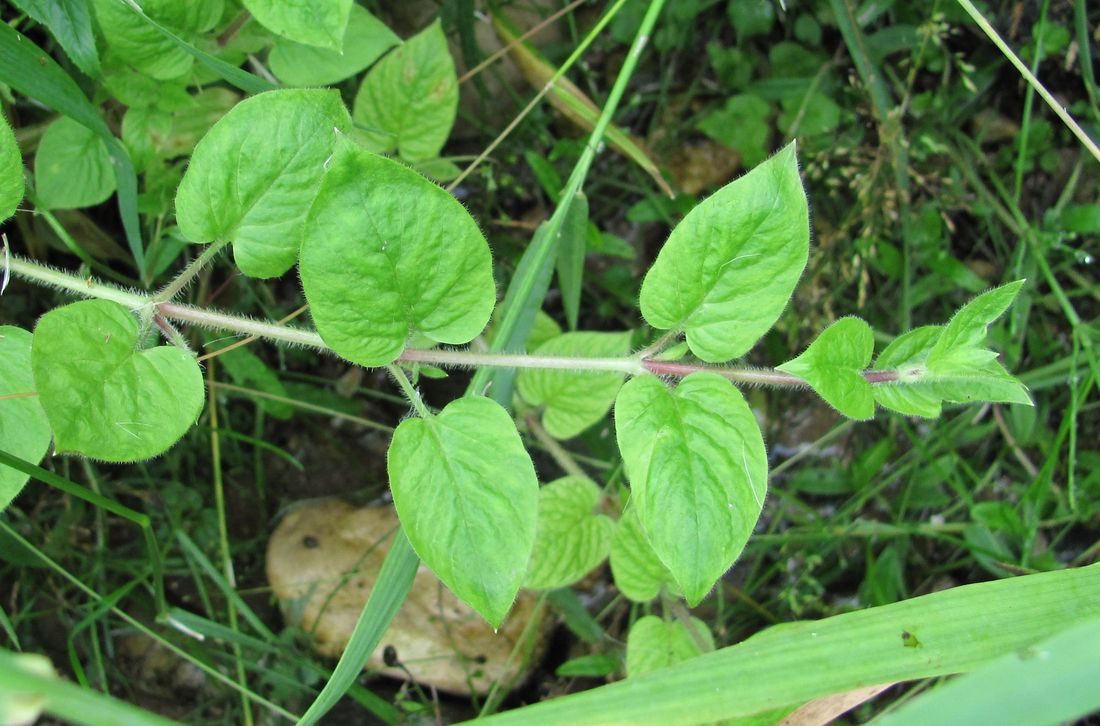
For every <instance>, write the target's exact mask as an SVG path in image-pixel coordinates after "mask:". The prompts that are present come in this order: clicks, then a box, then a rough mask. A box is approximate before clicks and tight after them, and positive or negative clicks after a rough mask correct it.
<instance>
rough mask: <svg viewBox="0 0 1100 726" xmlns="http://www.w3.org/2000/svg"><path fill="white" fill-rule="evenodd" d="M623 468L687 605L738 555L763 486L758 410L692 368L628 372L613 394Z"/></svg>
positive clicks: (726, 384)
mask: <svg viewBox="0 0 1100 726" xmlns="http://www.w3.org/2000/svg"><path fill="white" fill-rule="evenodd" d="M615 426H616V433H617V436H618V441H619V450H620V451H621V452H622V456H623V462H624V464H625V466H626V474H627V477H628V478H629V479H630V485H631V489H632V491H633V495H632V496H631V501H632V502H633V503H634V506H635V507H637V509H638V519H639V520H640V521H641V523H642V529H643V530H644V531H645V533H646V536H647V538H648V539H649V542H650V544H651V545H652V546H653V550H654V551H655V552H656V553H657V556H658V557H659V558H660V559H661V562H663V563H664V565H665V566H666V567H667V568H668V569H669V571H670V572H671V573H672V575H673V577H674V578H675V579H676V582H677V583H679V585H680V589H681V590H683V592H684V597H685V598H686V599H687V601H688V604H689V605H691V606H692V607H694V606H695V605H697V604H699V602H700V601H701V600H702V599H703V597H704V596H706V594H707V592H709V591H710V589H711V587H713V586H714V583H715V582H716V581H717V580H718V578H719V577H721V576H722V574H723V573H724V572H725V571H726V570H728V569H729V568H730V566H731V565H732V564H733V561H734V560H735V559H737V556H738V555H740V554H741V550H742V549H743V548H744V546H745V543H746V542H747V541H748V538H749V535H750V534H752V530H753V527H755V526H756V520H757V518H758V517H759V516H760V509H761V507H762V506H763V503H764V496H765V494H766V493H767V478H768V463H767V454H766V452H765V450H764V440H763V438H762V437H761V435H760V427H759V426H758V425H757V423H756V418H755V417H754V416H753V413H752V411H751V410H750V409H749V407H748V404H746V403H745V399H744V397H742V395H741V393H740V392H739V391H738V390H737V389H736V388H734V387H733V385H732V384H731V383H730V382H729V381H727V380H725V379H724V378H722V377H721V376H718V375H716V374H714V373H693V374H691V375H689V376H688V377H686V378H684V379H683V380H682V381H681V382H680V384H679V385H678V386H677V387H676V390H675V391H671V390H669V389H668V387H667V386H665V384H664V382H662V381H661V380H660V379H659V378H656V377H654V376H639V377H637V378H634V379H633V380H631V381H629V382H628V383H627V384H626V385H625V386H623V387H622V390H621V391H619V397H618V399H617V400H616V401H615Z"/></svg>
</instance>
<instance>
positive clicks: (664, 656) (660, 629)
mask: <svg viewBox="0 0 1100 726" xmlns="http://www.w3.org/2000/svg"><path fill="white" fill-rule="evenodd" d="M712 650H714V636H712V635H711V634H710V629H709V628H708V627H707V624H706V623H704V622H703V621H702V620H699V619H698V618H690V619H689V620H688V622H687V623H683V622H680V621H679V620H667V621H666V620H661V619H660V618H659V617H657V616H656V615H646V616H645V617H644V618H639V619H638V620H636V621H635V622H634V624H633V625H631V626H630V634H629V635H627V636H626V677H627V678H637V677H638V676H643V675H645V674H646V673H651V672H653V671H656V670H660V669H661V668H668V667H669V666H670V665H675V664H677V663H680V662H681V661H685V660H691V659H692V658H694V657H695V656H697V655H701V654H702V653H709V652H710V651H712Z"/></svg>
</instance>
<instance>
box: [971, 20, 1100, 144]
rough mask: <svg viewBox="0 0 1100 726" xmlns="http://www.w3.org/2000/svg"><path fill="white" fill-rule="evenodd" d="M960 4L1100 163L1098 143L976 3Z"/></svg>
mask: <svg viewBox="0 0 1100 726" xmlns="http://www.w3.org/2000/svg"><path fill="white" fill-rule="evenodd" d="M958 3H959V5H962V8H963V10H965V11H966V14H967V15H969V16H970V17H971V19H972V20H973V21H974V22H975V23H976V24H977V26H978V27H979V28H981V29H982V32H983V33H985V35H986V37H987V38H989V39H990V40H991V41H992V42H993V45H995V46H997V50H999V51H1001V53H1002V54H1003V55H1004V57H1005V58H1007V59H1008V62H1009V63H1011V64H1012V66H1013V67H1014V68H1015V69H1016V71H1017V72H1018V73H1019V74H1020V75H1021V76H1022V77H1023V79H1024V80H1025V81H1027V82H1028V85H1030V86H1031V87H1032V88H1034V89H1035V92H1036V93H1038V94H1039V95H1040V96H1041V97H1042V99H1043V100H1044V101H1046V104H1047V105H1048V106H1050V110H1051V111H1053V112H1054V115H1055V116H1057V117H1058V118H1059V119H1060V120H1061V122H1062V123H1064V124H1065V125H1066V128H1068V129H1069V130H1070V131H1071V132H1072V133H1073V135H1074V136H1076V137H1077V140H1078V141H1080V142H1081V144H1082V145H1083V146H1084V147H1085V148H1086V149H1088V151H1089V153H1090V154H1092V158H1094V159H1096V160H1097V161H1100V147H1098V146H1097V145H1096V142H1095V141H1093V140H1092V139H1091V138H1090V137H1089V135H1088V134H1086V133H1085V130H1084V129H1082V128H1081V126H1080V124H1078V123H1077V121H1076V120H1075V119H1074V118H1073V116H1070V115H1069V111H1067V110H1066V109H1065V107H1063V106H1062V104H1060V103H1058V99H1056V98H1055V97H1054V96H1053V95H1051V93H1050V91H1048V90H1047V88H1046V86H1044V85H1043V84H1042V83H1041V82H1040V81H1039V79H1038V78H1036V77H1035V74H1034V73H1032V72H1031V71H1030V70H1029V69H1028V67H1027V66H1026V65H1024V62H1023V61H1022V60H1020V57H1019V56H1017V55H1016V53H1014V52H1013V50H1012V49H1011V48H1009V47H1008V43H1006V42H1005V41H1004V39H1003V38H1001V36H1000V34H999V33H997V31H996V30H995V29H994V28H993V26H992V25H990V24H989V21H988V20H986V19H985V16H984V15H982V13H981V11H980V10H978V8H976V7H974V3H972V2H970V0H958Z"/></svg>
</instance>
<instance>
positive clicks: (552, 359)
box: [397, 348, 645, 375]
mask: <svg viewBox="0 0 1100 726" xmlns="http://www.w3.org/2000/svg"><path fill="white" fill-rule="evenodd" d="M397 360H399V361H402V362H404V363H428V364H430V365H438V366H450V367H467V368H543V369H551V370H574V371H598V372H607V371H611V372H617V373H628V374H630V375H639V374H641V373H645V368H644V367H643V366H642V363H641V361H638V360H635V359H634V358H581V357H568V356H549V355H527V354H525V353H473V352H470V351H467V350H439V349H434V350H419V349H415V348H406V349H405V351H404V352H403V353H402V354H401V356H400V357H399V358H398V359H397Z"/></svg>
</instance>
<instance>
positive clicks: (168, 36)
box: [119, 0, 278, 93]
mask: <svg viewBox="0 0 1100 726" xmlns="http://www.w3.org/2000/svg"><path fill="white" fill-rule="evenodd" d="M119 2H125V5H126V7H127V8H128V9H129V10H130V12H132V13H133V14H134V16H135V17H137V18H138V19H140V20H141V22H143V23H145V25H146V26H147V29H151V30H153V31H155V32H156V34H157V35H159V36H161V38H162V41H167V43H168V44H170V45H171V46H172V47H174V48H175V49H176V50H177V51H180V52H182V53H183V54H185V55H188V56H190V57H191V58H194V59H195V60H197V61H198V62H199V63H201V64H202V65H203V66H205V67H206V69H207V70H209V71H211V72H212V73H213V74H214V75H215V76H216V77H218V78H222V79H224V80H226V81H228V82H229V83H231V84H233V85H234V86H236V87H237V88H239V89H241V90H242V91H244V92H245V93H263V92H264V91H272V90H274V89H276V88H278V86H277V85H276V84H274V83H270V82H268V81H267V80H265V79H263V78H260V77H259V76H257V75H255V74H252V73H249V72H248V71H246V70H244V69H243V68H239V67H238V66H235V65H231V64H229V63H227V62H225V61H224V60H222V59H221V58H217V57H215V56H212V55H210V54H209V53H207V52H206V51H204V50H202V49H201V48H198V47H196V46H195V44H194V43H195V42H201V41H202V38H201V37H193V36H192V37H191V39H190V40H189V39H188V37H184V36H185V35H187V34H186V33H184V31H181V30H179V29H176V31H175V32H173V29H172V28H169V27H167V26H166V25H164V24H162V23H159V22H157V20H156V19H154V18H152V17H150V16H149V15H146V14H145V12H144V11H143V10H142V9H141V6H139V5H138V4H137V3H136V2H130V1H127V0H119ZM216 7H220V4H216V3H211V4H210V5H209V6H208V7H207V10H212V9H213V8H216ZM255 35H257V33H256V32H255V31H251V32H250V28H249V26H247V25H246V26H245V27H244V28H243V29H242V30H241V32H238V33H237V34H236V35H235V36H234V38H233V39H232V40H230V41H229V44H228V46H226V47H224V48H220V49H219V50H220V52H223V53H224V52H226V51H227V50H229V48H231V47H232V46H234V45H235V44H238V43H242V42H243V41H242V38H243V37H247V36H253V37H254V36H255ZM165 47H167V46H165ZM242 55H243V53H242ZM242 60H243V59H242ZM194 80H196V81H198V82H205V81H206V79H205V77H203V76H202V75H201V74H196V77H195V79H194Z"/></svg>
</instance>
